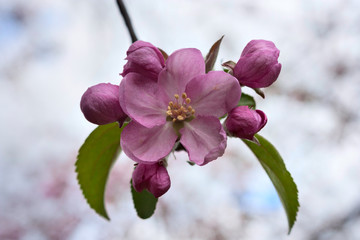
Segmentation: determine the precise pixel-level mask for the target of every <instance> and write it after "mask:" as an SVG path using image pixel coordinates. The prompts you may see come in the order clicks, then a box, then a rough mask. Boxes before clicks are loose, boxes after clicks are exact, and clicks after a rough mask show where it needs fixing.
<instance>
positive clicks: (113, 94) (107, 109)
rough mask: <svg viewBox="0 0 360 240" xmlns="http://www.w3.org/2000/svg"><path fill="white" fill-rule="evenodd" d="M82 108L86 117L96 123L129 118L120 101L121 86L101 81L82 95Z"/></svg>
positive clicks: (101, 123) (120, 121)
mask: <svg viewBox="0 0 360 240" xmlns="http://www.w3.org/2000/svg"><path fill="white" fill-rule="evenodd" d="M80 108H81V111H82V112H83V114H84V116H85V118H86V119H87V120H88V121H89V122H92V123H94V124H98V125H103V124H108V123H113V122H116V121H118V122H119V123H120V124H122V123H123V122H124V120H125V119H126V118H127V116H126V114H125V113H124V112H123V110H122V109H121V107H120V103H119V86H117V85H113V84H110V83H100V84H98V85H95V86H92V87H90V88H88V89H87V90H86V92H85V93H84V94H83V96H82V97H81V102H80Z"/></svg>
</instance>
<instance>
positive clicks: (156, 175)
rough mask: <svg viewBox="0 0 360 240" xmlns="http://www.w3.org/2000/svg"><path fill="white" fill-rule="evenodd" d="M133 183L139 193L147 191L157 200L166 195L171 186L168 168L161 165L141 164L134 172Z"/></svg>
mask: <svg viewBox="0 0 360 240" xmlns="http://www.w3.org/2000/svg"><path fill="white" fill-rule="evenodd" d="M132 183H133V186H134V189H135V190H136V191H137V192H141V191H142V190H144V189H147V190H148V191H149V192H151V193H152V194H153V195H154V196H155V197H156V198H158V197H160V196H162V195H163V194H165V193H166V192H167V191H168V190H169V188H170V184H171V183H170V177H169V174H168V172H167V170H166V168H165V167H164V166H163V165H162V164H160V163H153V164H143V163H139V164H138V165H137V166H136V168H135V170H134V172H133V175H132Z"/></svg>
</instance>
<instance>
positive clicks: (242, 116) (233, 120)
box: [225, 106, 267, 140]
mask: <svg viewBox="0 0 360 240" xmlns="http://www.w3.org/2000/svg"><path fill="white" fill-rule="evenodd" d="M266 122H267V118H266V115H265V113H264V112H262V111H260V110H252V109H249V107H248V106H239V107H236V108H234V109H233V110H231V112H230V113H229V115H228V117H227V119H226V121H225V125H226V128H227V130H228V132H229V133H230V134H231V135H233V136H236V137H239V138H244V139H248V140H254V135H255V133H257V132H259V131H260V130H261V129H262V128H263V127H264V126H265V124H266Z"/></svg>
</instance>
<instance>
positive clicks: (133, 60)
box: [121, 41, 165, 82]
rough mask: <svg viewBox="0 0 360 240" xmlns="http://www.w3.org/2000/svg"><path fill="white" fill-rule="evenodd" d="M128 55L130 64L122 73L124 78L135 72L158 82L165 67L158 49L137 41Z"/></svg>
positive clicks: (128, 63) (127, 58) (126, 65)
mask: <svg viewBox="0 0 360 240" xmlns="http://www.w3.org/2000/svg"><path fill="white" fill-rule="evenodd" d="M126 54H127V57H126V60H128V62H127V63H126V64H125V66H124V70H123V72H122V73H121V75H122V76H123V77H125V76H126V75H127V74H128V73H130V72H135V73H138V74H140V75H143V76H145V77H146V78H148V79H151V80H153V81H155V82H157V79H158V75H159V73H160V71H161V70H162V69H163V68H164V66H165V61H164V57H163V56H162V54H161V52H160V51H159V49H158V48H157V47H155V46H154V45H152V44H151V43H148V42H144V41H136V42H135V43H133V44H132V45H131V46H130V48H129V50H128V51H127V53H126Z"/></svg>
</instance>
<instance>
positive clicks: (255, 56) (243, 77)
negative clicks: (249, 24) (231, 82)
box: [234, 40, 281, 88]
mask: <svg viewBox="0 0 360 240" xmlns="http://www.w3.org/2000/svg"><path fill="white" fill-rule="evenodd" d="M279 54H280V51H279V49H277V48H276V46H275V44H274V43H273V42H270V41H265V40H252V41H250V42H249V43H248V44H247V45H246V47H245V48H244V50H243V52H242V53H241V57H240V59H239V61H238V62H237V63H236V65H235V68H234V76H235V77H236V78H237V79H238V80H239V82H240V84H241V85H245V86H248V87H251V88H263V87H268V86H270V85H271V84H273V82H275V80H276V79H277V78H278V76H279V74H280V70H281V64H280V63H278V57H279Z"/></svg>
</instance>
